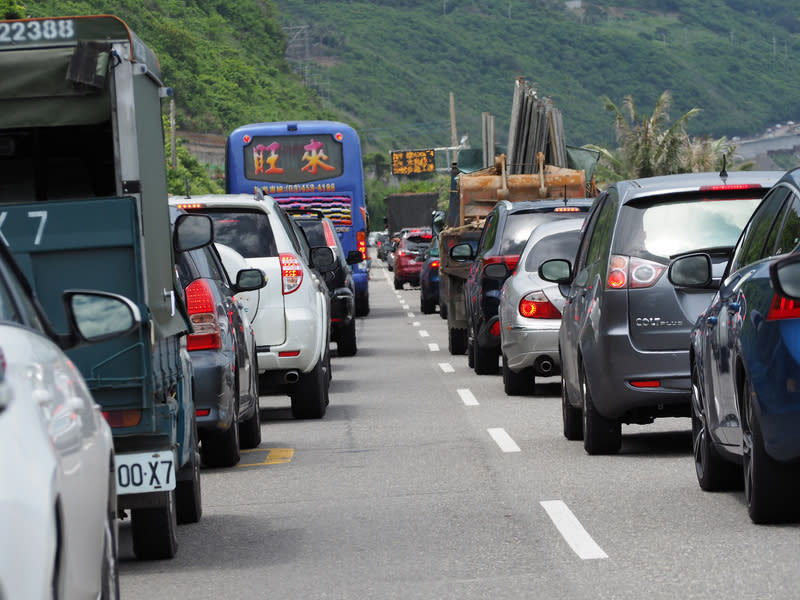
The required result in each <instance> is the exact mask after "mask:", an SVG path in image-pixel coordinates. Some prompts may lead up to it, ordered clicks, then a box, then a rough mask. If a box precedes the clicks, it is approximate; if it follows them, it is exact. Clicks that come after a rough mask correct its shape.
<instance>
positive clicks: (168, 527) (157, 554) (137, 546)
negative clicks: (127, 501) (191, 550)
mask: <svg viewBox="0 0 800 600" xmlns="http://www.w3.org/2000/svg"><path fill="white" fill-rule="evenodd" d="M167 497H168V501H167V505H166V506H158V507H155V508H135V509H133V510H131V533H132V534H133V553H134V554H135V555H136V558H138V559H139V560H163V559H167V558H173V557H174V556H175V553H176V552H177V551H178V536H177V529H178V520H177V513H178V510H177V503H176V501H175V490H171V491H169V492H167Z"/></svg>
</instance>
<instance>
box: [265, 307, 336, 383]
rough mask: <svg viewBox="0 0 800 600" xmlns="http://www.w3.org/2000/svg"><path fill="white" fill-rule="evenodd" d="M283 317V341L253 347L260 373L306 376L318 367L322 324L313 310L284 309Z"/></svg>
mask: <svg viewBox="0 0 800 600" xmlns="http://www.w3.org/2000/svg"><path fill="white" fill-rule="evenodd" d="M285 317H286V338H285V341H284V342H283V343H282V344H277V345H274V346H256V352H257V354H258V372H259V374H261V373H263V372H264V371H291V370H297V371H300V372H301V373H308V372H309V371H311V369H313V368H314V366H315V365H316V364H317V359H318V357H320V356H322V347H321V344H320V339H322V338H321V337H320V327H322V326H323V325H322V324H320V323H319V317H318V316H317V315H316V314H315V313H314V311H313V310H312V309H311V308H306V307H286V309H285ZM324 326H325V327H327V326H328V324H327V323H326V324H325V325H324ZM326 333H327V332H326ZM327 341H328V340H327V335H326V336H325V342H326V343H327ZM282 353H284V354H283V355H281V354H282Z"/></svg>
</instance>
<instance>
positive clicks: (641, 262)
mask: <svg viewBox="0 0 800 600" xmlns="http://www.w3.org/2000/svg"><path fill="white" fill-rule="evenodd" d="M666 270H667V268H666V267H665V266H664V265H662V264H661V263H657V262H654V261H652V260H645V259H643V258H637V257H635V256H630V257H629V256H622V255H620V254H612V255H611V259H610V260H609V261H608V278H607V279H606V288H608V289H612V290H619V289H624V288H630V289H639V288H648V287H652V286H653V285H655V283H656V282H657V281H658V280H659V278H660V277H661V275H663V274H664V271H666Z"/></svg>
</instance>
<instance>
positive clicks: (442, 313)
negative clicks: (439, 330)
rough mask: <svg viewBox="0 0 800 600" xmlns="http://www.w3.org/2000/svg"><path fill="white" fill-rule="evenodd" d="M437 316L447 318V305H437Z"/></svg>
mask: <svg viewBox="0 0 800 600" xmlns="http://www.w3.org/2000/svg"><path fill="white" fill-rule="evenodd" d="M439 316H440V317H441V318H443V319H446V318H447V304H440V305H439Z"/></svg>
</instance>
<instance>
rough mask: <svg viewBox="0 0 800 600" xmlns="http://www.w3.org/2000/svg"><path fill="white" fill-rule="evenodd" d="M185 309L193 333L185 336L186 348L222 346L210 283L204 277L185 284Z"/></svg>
mask: <svg viewBox="0 0 800 600" xmlns="http://www.w3.org/2000/svg"><path fill="white" fill-rule="evenodd" d="M186 310H187V311H188V313H189V320H190V321H191V322H192V327H193V328H194V333H192V334H190V335H189V336H187V338H186V349H187V350H189V351H190V352H191V351H192V350H216V349H219V348H222V338H221V336H220V327H219V322H218V321H217V313H216V307H215V305H214V296H213V295H212V294H211V285H210V284H209V283H208V281H207V280H205V279H195V280H194V281H193V282H192V283H190V284H189V285H188V286H186Z"/></svg>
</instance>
